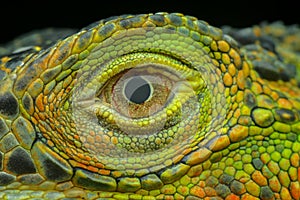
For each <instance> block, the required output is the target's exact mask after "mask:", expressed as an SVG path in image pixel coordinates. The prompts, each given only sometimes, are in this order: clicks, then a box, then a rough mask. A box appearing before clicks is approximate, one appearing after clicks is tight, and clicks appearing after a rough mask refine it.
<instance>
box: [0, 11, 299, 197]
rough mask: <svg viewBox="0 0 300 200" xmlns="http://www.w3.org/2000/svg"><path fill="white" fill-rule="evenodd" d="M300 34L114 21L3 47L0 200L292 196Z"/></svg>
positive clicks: (192, 22)
mask: <svg viewBox="0 0 300 200" xmlns="http://www.w3.org/2000/svg"><path fill="white" fill-rule="evenodd" d="M299 72H300V29H299V27H298V26H297V25H289V26H287V25H284V24H283V23H281V22H274V23H261V24H259V25H256V26H253V27H249V28H243V29H236V28H233V27H229V26H224V27H220V28H217V27H213V26H211V25H209V24H208V23H206V22H205V21H202V20H198V19H197V18H195V17H192V16H186V15H183V14H180V13H163V12H162V13H155V14H141V15H122V16H117V17H111V18H108V19H104V20H100V21H98V22H95V23H93V24H91V25H89V26H87V27H85V28H83V29H81V30H78V31H77V30H70V29H46V30H43V31H40V32H32V33H29V34H27V35H24V36H20V37H19V38H17V39H15V40H13V41H12V42H10V43H7V44H4V45H3V46H0V199H50V200H53V199H65V200H67V199H136V200H139V199H140V200H152V199H153V200H155V199H169V200H171V199H176V200H180V199H187V200H196V199H205V200H209V199H211V200H219V199H226V200H232V199H233V200H239V199H243V200H248V199H250V200H258V199H263V200H273V199H274V200H275V199H283V200H287V199H295V200H299V199H300V88H299V85H300V73H299Z"/></svg>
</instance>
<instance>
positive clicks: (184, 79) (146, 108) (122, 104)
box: [74, 52, 205, 153]
mask: <svg viewBox="0 0 300 200" xmlns="http://www.w3.org/2000/svg"><path fill="white" fill-rule="evenodd" d="M120 60H122V69H120V68H119V72H115V73H112V74H111V75H109V76H107V77H106V78H103V74H99V75H95V76H93V77H92V78H91V79H90V80H89V82H92V83H93V84H91V86H89V87H85V86H84V85H83V88H82V90H80V94H79V93H78V95H79V96H81V97H80V98H77V97H76V99H78V101H74V102H75V104H76V106H75V107H76V108H77V109H79V110H80V112H82V113H85V114H86V115H91V113H93V114H92V115H94V118H97V120H98V124H99V125H100V127H101V128H102V129H104V130H106V131H112V132H114V133H115V134H116V135H120V137H121V138H122V137H125V136H126V137H128V138H129V139H130V140H134V141H136V142H137V143H139V141H140V140H142V139H143V140H148V137H150V136H151V137H155V138H158V139H159V137H161V139H159V140H161V141H160V142H157V143H155V142H152V143H151V142H148V143H149V144H143V145H140V146H135V145H133V143H132V144H131V145H127V144H125V143H123V142H122V139H121V140H120V139H119V138H120V137H119V138H117V139H116V140H115V142H116V143H117V145H116V147H117V146H119V147H120V148H119V149H117V150H116V152H119V151H120V150H121V151H123V148H124V149H127V150H128V151H130V152H152V151H154V150H158V149H161V148H165V147H166V146H167V145H168V144H170V143H171V142H174V141H175V138H176V137H177V135H176V134H174V135H173V136H172V137H170V136H168V135H165V136H163V137H162V136H159V134H160V133H161V132H164V131H167V130H168V129H170V128H172V127H175V126H177V125H179V124H180V123H185V122H184V121H185V120H187V119H188V118H189V114H190V113H194V114H195V116H197V115H199V109H200V107H199V105H198V104H199V102H198V95H199V94H201V93H203V92H204V90H205V82H204V80H203V78H202V77H201V74H200V73H199V72H198V71H196V70H193V69H191V68H189V66H187V65H186V64H184V63H183V62H181V61H180V60H178V59H176V58H173V57H171V56H167V55H164V54H158V53H151V52H149V53H138V52H137V53H130V54H126V55H124V56H121V57H118V58H116V59H113V60H111V61H109V62H108V63H107V64H106V65H105V66H103V67H108V68H114V67H119V66H120ZM86 99H89V100H88V101H86ZM194 128H195V130H197V129H198V128H197V127H196V126H195V127H194ZM186 134H187V135H188V134H189V133H186ZM99 146H101V144H99ZM132 146H134V148H133V147H132ZM116 147H115V148H116ZM112 148H114V147H112ZM119 153H120V152H119Z"/></svg>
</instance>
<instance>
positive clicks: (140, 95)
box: [124, 77, 151, 104]
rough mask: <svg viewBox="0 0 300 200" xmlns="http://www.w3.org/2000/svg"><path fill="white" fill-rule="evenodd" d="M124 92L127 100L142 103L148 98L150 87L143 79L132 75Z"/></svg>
mask: <svg viewBox="0 0 300 200" xmlns="http://www.w3.org/2000/svg"><path fill="white" fill-rule="evenodd" d="M124 93H125V96H126V98H127V99H128V100H129V101H131V102H133V103H136V104H142V103H144V102H145V101H146V100H147V99H148V98H149V96H150V93H151V88H150V85H149V83H148V82H147V81H146V80H145V79H143V78H141V77H133V78H132V79H131V80H130V81H128V82H127V84H126V86H125V90H124Z"/></svg>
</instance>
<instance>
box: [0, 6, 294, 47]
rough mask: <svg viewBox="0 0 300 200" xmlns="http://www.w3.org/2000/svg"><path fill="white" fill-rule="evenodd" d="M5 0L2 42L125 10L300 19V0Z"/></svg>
mask: <svg viewBox="0 0 300 200" xmlns="http://www.w3.org/2000/svg"><path fill="white" fill-rule="evenodd" d="M7 1H9V0H6V1H2V2H1V4H0V20H1V23H0V29H1V30H0V43H5V42H7V41H9V40H11V39H13V38H14V37H16V36H17V35H20V34H21V33H25V32H28V31H31V30H33V29H40V28H45V27H69V28H78V29H79V28H82V27H84V26H86V25H88V24H90V23H92V22H94V21H97V20H100V19H103V18H107V17H110V16H113V15H121V14H141V13H153V12H160V11H165V12H180V13H183V14H186V15H192V16H195V17H197V18H198V19H202V20H205V21H207V22H208V23H209V24H211V25H213V26H222V25H231V26H234V27H247V26H251V25H254V24H258V23H260V22H262V21H267V22H274V21H277V20H281V21H283V22H284V23H285V24H295V23H300V20H299V19H300V17H299V13H300V11H298V5H297V1H294V2H292V1H291V2H289V1H285V0H283V1H270V3H266V2H269V1H263V0H260V1H258V0H252V1H242V0H240V1H228V0H226V1H224V0H223V1H217V0H204V1H203V0H199V1H194V2H192V1H183V0H182V1H172V0H165V1H158V0H157V1H154V0H148V1H143V0H139V1H116V0H107V1H100V0H99V1H96V2H94V1H88V0H73V1H63V0H61V1H47V0H40V1H20V2H18V1H9V2H7Z"/></svg>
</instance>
